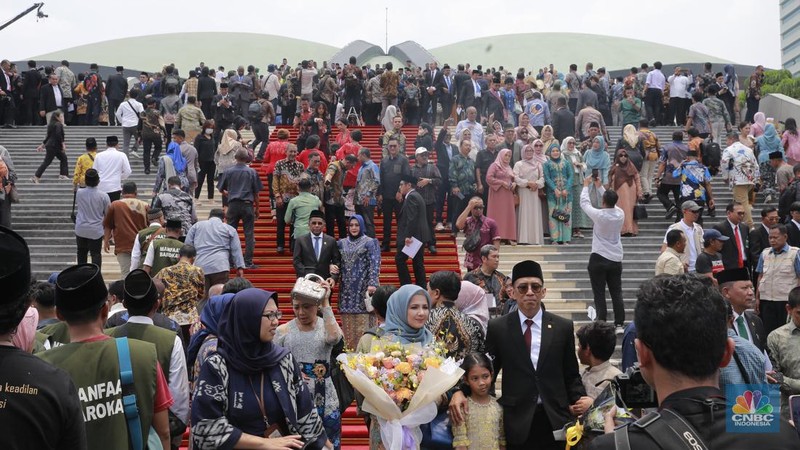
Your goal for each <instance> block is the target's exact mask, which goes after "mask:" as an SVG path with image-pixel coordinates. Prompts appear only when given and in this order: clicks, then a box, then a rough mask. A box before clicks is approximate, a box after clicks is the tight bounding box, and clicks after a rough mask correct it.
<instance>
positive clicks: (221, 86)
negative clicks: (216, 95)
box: [219, 83, 228, 89]
mask: <svg viewBox="0 0 800 450" xmlns="http://www.w3.org/2000/svg"><path fill="white" fill-rule="evenodd" d="M227 87H228V83H220V84H219V88H220V89H224V88H227Z"/></svg>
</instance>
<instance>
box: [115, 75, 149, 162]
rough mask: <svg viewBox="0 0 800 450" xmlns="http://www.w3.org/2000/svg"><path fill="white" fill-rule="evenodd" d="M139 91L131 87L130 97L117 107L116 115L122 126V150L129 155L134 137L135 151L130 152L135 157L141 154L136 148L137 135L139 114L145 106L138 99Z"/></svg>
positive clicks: (137, 146) (137, 145)
mask: <svg viewBox="0 0 800 450" xmlns="http://www.w3.org/2000/svg"><path fill="white" fill-rule="evenodd" d="M138 92H139V91H137V90H136V89H131V91H130V92H129V93H128V98H127V99H125V101H124V102H122V103H121V104H120V105H119V108H117V112H116V113H115V114H114V116H115V117H116V118H117V123H119V124H120V125H121V126H122V152H123V153H125V154H126V155H128V154H129V153H128V152H129V150H130V145H131V138H133V152H131V153H130V155H131V156H133V157H134V158H138V157H139V154H138V153H136V150H137V149H138V148H139V144H138V142H137V137H138V134H139V115H140V114H141V113H143V112H144V106H142V104H141V103H139V101H138V100H136V95H137V94H138Z"/></svg>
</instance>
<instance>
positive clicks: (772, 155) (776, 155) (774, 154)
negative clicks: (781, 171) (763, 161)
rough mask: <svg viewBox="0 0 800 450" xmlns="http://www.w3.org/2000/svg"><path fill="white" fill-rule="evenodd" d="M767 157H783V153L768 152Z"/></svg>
mask: <svg viewBox="0 0 800 450" xmlns="http://www.w3.org/2000/svg"><path fill="white" fill-rule="evenodd" d="M769 159H783V153H781V152H772V153H770V154H769Z"/></svg>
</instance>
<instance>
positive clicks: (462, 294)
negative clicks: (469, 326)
mask: <svg viewBox="0 0 800 450" xmlns="http://www.w3.org/2000/svg"><path fill="white" fill-rule="evenodd" d="M456 308H458V310H459V311H461V312H462V313H464V314H466V315H467V316H469V317H472V318H473V319H475V320H477V321H478V323H479V324H480V325H481V328H482V329H483V332H484V333H486V327H488V326H489V303H488V302H487V297H486V291H484V290H483V288H482V287H480V286H478V285H476V284H474V283H472V282H470V281H462V282H461V290H460V291H459V292H458V298H457V299H456Z"/></svg>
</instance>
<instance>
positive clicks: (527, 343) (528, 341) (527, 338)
mask: <svg viewBox="0 0 800 450" xmlns="http://www.w3.org/2000/svg"><path fill="white" fill-rule="evenodd" d="M525 325H527V326H528V328H526V329H525V334H524V336H525V347H526V348H527V349H528V356H530V354H531V325H533V321H532V320H531V319H525Z"/></svg>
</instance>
